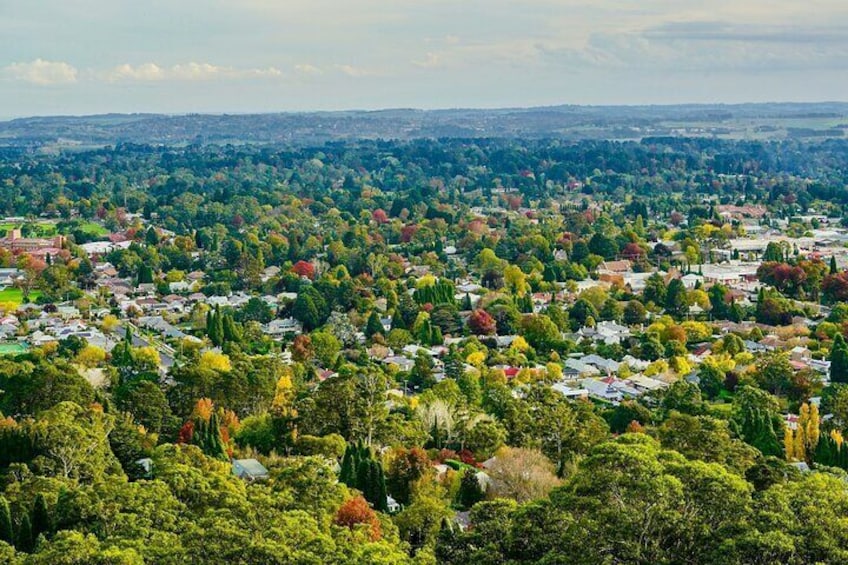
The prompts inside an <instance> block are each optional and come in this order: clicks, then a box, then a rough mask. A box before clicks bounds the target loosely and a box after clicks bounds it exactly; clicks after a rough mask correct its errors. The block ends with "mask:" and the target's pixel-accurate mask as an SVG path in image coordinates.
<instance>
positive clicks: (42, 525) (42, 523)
mask: <svg viewBox="0 0 848 565" xmlns="http://www.w3.org/2000/svg"><path fill="white" fill-rule="evenodd" d="M52 531H53V527H52V525H51V520H50V511H49V510H48V509H47V501H46V500H45V499H44V495H43V494H42V493H38V495H37V496H36V497H35V503H34V504H33V507H32V537H33V538H35V539H37V538H38V536H39V535H41V534H44V535H49V534H50V533H51V532H52Z"/></svg>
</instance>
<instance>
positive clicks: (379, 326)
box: [365, 310, 383, 338]
mask: <svg viewBox="0 0 848 565" xmlns="http://www.w3.org/2000/svg"><path fill="white" fill-rule="evenodd" d="M381 333H383V323H382V322H381V321H380V316H379V315H378V314H377V312H376V311H374V310H372V311H371V315H370V316H368V322H367V323H366V324H365V335H366V336H367V337H368V338H372V337H374V336H375V335H377V334H381Z"/></svg>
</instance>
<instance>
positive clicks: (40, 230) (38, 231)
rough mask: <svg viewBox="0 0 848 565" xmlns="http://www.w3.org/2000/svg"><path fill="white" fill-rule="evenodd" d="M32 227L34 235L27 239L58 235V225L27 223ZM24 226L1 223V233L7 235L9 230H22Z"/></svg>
mask: <svg viewBox="0 0 848 565" xmlns="http://www.w3.org/2000/svg"><path fill="white" fill-rule="evenodd" d="M25 223H27V224H29V225H31V226H32V228H33V233H31V234H29V235H26V236H25V237H51V236H54V235H56V225H55V224H53V223H51V222H35V223H30V222H25ZM23 225H24V224H22V223H14V222H0V233H2V234H7V233H9V230H12V229H15V228H22V227H23Z"/></svg>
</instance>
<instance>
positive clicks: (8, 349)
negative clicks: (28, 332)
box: [0, 343, 29, 357]
mask: <svg viewBox="0 0 848 565" xmlns="http://www.w3.org/2000/svg"><path fill="white" fill-rule="evenodd" d="M27 351H29V347H27V346H26V345H23V344H21V343H0V357H2V356H4V355H20V354H21V353H26V352H27Z"/></svg>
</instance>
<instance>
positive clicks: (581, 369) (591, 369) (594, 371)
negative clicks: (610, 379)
mask: <svg viewBox="0 0 848 565" xmlns="http://www.w3.org/2000/svg"><path fill="white" fill-rule="evenodd" d="M562 365H563V368H566V367H567V368H569V369H573V370H575V371H577V372H578V373H579V374H580V375H583V376H586V375H600V374H601V372H600V371H599V370H598V368H597V367H595V366H593V365H589V364H588V363H584V362H583V361H582V360H581V359H566V360H565V362H564V363H563V364H562Z"/></svg>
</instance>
